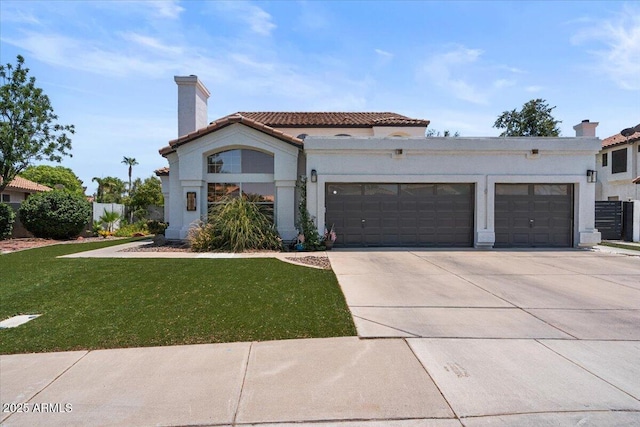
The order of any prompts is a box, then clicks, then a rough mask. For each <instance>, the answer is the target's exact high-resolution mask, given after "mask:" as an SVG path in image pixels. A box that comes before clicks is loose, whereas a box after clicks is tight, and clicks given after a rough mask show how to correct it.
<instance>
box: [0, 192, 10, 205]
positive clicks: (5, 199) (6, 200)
mask: <svg viewBox="0 0 640 427" xmlns="http://www.w3.org/2000/svg"><path fill="white" fill-rule="evenodd" d="M10 201H11V195H10V194H3V195H2V202H4V203H9V202H10Z"/></svg>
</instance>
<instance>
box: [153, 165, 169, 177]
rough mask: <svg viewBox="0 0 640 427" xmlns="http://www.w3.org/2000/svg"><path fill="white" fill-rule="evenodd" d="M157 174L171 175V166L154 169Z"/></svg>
mask: <svg viewBox="0 0 640 427" xmlns="http://www.w3.org/2000/svg"><path fill="white" fill-rule="evenodd" d="M154 172H155V174H156V176H169V168H168V167H167V166H165V167H163V168H160V169H157V170H155V171H154Z"/></svg>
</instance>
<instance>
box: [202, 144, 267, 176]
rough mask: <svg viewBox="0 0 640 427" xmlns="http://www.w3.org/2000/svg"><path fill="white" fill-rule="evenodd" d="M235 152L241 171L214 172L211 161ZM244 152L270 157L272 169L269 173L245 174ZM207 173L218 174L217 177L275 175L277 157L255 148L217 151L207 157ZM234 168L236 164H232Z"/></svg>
mask: <svg viewBox="0 0 640 427" xmlns="http://www.w3.org/2000/svg"><path fill="white" fill-rule="evenodd" d="M233 151H237V152H238V162H239V165H238V166H239V170H237V171H236V170H233V171H231V172H224V171H222V170H220V171H218V172H216V171H215V170H213V171H212V166H215V164H214V163H211V159H212V158H213V157H214V156H219V155H221V154H223V153H229V152H233ZM243 151H255V152H256V153H260V154H263V155H265V156H268V157H269V158H270V159H271V167H270V168H269V171H267V172H264V171H262V172H245V171H243V170H242V157H243ZM205 165H206V172H207V174H216V175H240V174H247V175H259V174H263V175H264V174H267V175H269V174H270V175H273V174H274V173H275V155H274V153H270V152H267V151H262V150H257V149H255V148H246V147H241V148H229V149H225V150H220V151H216V152H215V153H211V154H208V155H207V156H206V162H205ZM232 166H235V164H234V163H232Z"/></svg>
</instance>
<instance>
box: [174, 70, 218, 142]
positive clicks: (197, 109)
mask: <svg viewBox="0 0 640 427" xmlns="http://www.w3.org/2000/svg"><path fill="white" fill-rule="evenodd" d="M173 79H174V80H175V82H176V84H177V85H178V137H181V136H183V135H186V134H188V133H191V132H194V131H196V130H198V129H201V128H203V127H206V126H207V125H208V124H209V118H208V116H207V99H209V95H211V93H209V91H208V90H207V88H206V87H205V86H204V84H203V83H202V82H201V81H200V80H198V76H194V75H191V76H175V77H174V78H173Z"/></svg>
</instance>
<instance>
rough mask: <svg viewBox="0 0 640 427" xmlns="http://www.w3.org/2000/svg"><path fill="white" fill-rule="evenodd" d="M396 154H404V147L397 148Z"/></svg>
mask: <svg viewBox="0 0 640 427" xmlns="http://www.w3.org/2000/svg"><path fill="white" fill-rule="evenodd" d="M396 156H402V148H396Z"/></svg>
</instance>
